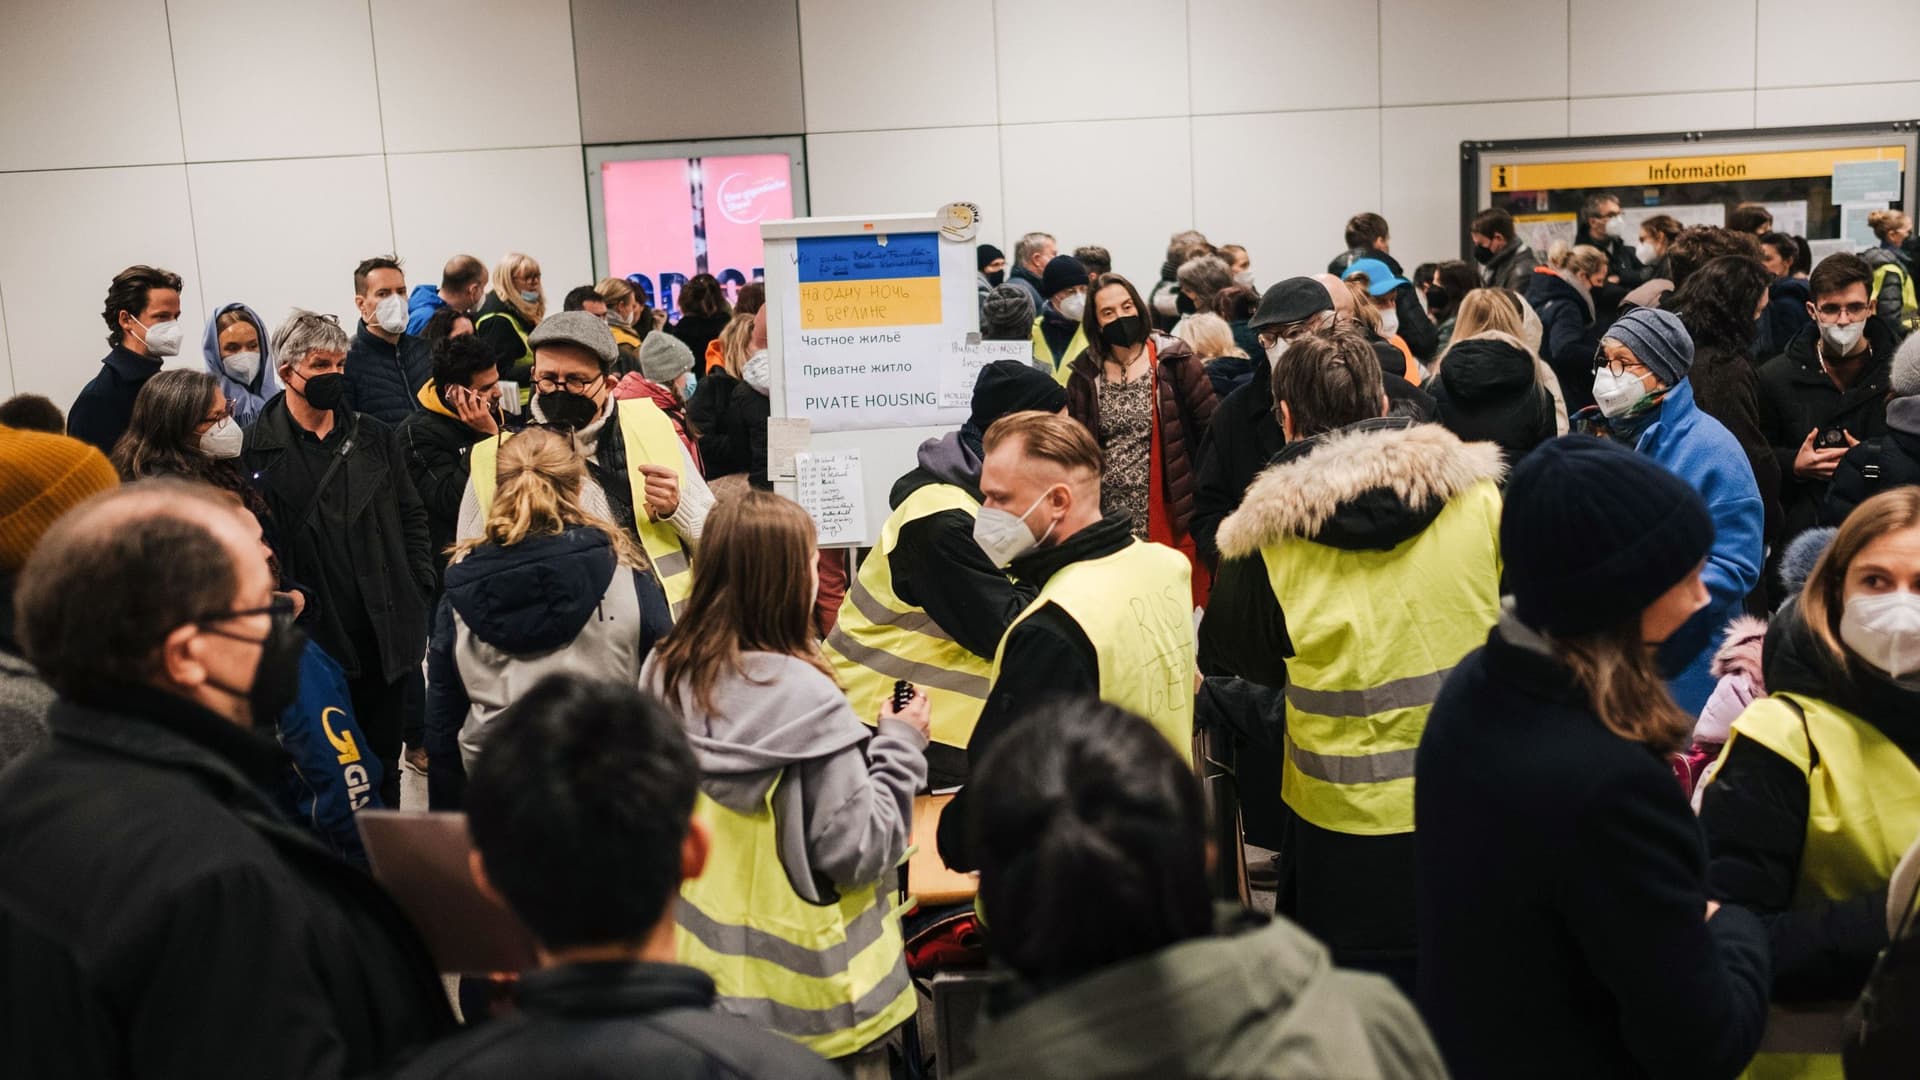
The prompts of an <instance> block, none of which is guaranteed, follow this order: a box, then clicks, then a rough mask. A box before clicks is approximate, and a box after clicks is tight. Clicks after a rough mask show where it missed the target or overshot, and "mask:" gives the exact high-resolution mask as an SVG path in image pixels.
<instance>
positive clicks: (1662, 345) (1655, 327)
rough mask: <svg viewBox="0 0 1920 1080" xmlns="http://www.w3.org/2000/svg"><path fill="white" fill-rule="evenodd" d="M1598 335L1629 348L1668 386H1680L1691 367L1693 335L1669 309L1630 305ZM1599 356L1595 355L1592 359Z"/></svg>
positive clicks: (1600, 354)
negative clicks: (1630, 306) (1625, 311)
mask: <svg viewBox="0 0 1920 1080" xmlns="http://www.w3.org/2000/svg"><path fill="white" fill-rule="evenodd" d="M1600 336H1601V338H1602V339H1605V338H1613V339H1614V340H1616V341H1618V342H1619V343H1620V344H1622V345H1625V346H1626V347H1627V348H1629V349H1632V350H1633V355H1634V356H1636V357H1638V358H1639V359H1640V362H1641V363H1642V364H1645V365H1646V366H1647V370H1648V371H1651V372H1653V373H1654V374H1655V375H1656V376H1658V377H1659V379H1660V381H1661V382H1663V383H1666V384H1667V385H1668V386H1678V385H1680V380H1682V379H1684V378H1686V377H1687V372H1689V371H1691V370H1693V338H1692V337H1691V336H1690V335H1689V334H1688V333H1687V328H1686V326H1685V325H1683V324H1682V323H1681V322H1680V316H1678V315H1675V314H1674V313H1673V312H1671V311H1661V310H1660V309H1659V308H1647V307H1637V308H1633V309H1631V310H1629V311H1628V312H1627V313H1626V314H1624V315H1622V316H1620V317H1619V318H1618V319H1615V320H1614V323H1613V325H1612V326H1609V327H1607V329H1606V332H1605V333H1603V334H1601V335H1600ZM1602 355H1603V354H1602V353H1596V354H1594V359H1595V361H1596V362H1597V361H1598V360H1599V359H1600V357H1601V356H1602Z"/></svg>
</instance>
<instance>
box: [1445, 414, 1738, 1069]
mask: <svg viewBox="0 0 1920 1080" xmlns="http://www.w3.org/2000/svg"><path fill="white" fill-rule="evenodd" d="M1499 537H1500V549H1501V552H1502V553H1503V555H1504V560H1505V571H1506V574H1505V583H1506V587H1507V589H1508V590H1509V594H1508V595H1507V596H1506V597H1505V598H1503V600H1502V602H1501V606H1500V612H1499V622H1498V625H1497V626H1495V627H1494V628H1493V629H1492V632H1491V633H1487V634H1485V635H1483V636H1484V647H1476V648H1475V650H1474V651H1473V652H1472V653H1470V654H1469V655H1468V656H1466V657H1465V658H1464V659H1462V660H1460V661H1459V662H1458V663H1457V664H1456V665H1455V666H1454V668H1453V672H1452V674H1451V675H1450V676H1449V677H1448V678H1447V680H1446V685H1445V687H1444V688H1443V689H1442V690H1441V691H1440V695H1439V697H1438V699H1437V700H1436V701H1435V702H1434V704H1433V711H1432V713H1431V714H1430V715H1429V716H1428V717H1427V723H1426V733H1425V735H1424V736H1423V737H1422V738H1421V740H1420V747H1419V752H1418V754H1417V755H1416V756H1415V759H1414V762H1413V768H1414V771H1415V772H1416V773H1417V774H1418V776H1419V786H1418V787H1417V788H1416V789H1415V791H1414V814H1415V817H1416V819H1417V820H1418V822H1419V831H1418V832H1417V833H1415V847H1416V849H1417V854H1418V871H1419V872H1418V875H1417V878H1416V883H1415V893H1416V896H1417V898H1418V908H1419V914H1420V997H1419V1001H1420V1006H1421V1012H1422V1014H1423V1015H1424V1016H1425V1017H1426V1019H1427V1023H1429V1024H1430V1025H1432V1028H1433V1034H1434V1038H1435V1039H1436V1040H1437V1041H1438V1042H1439V1044H1440V1049H1441V1052H1442V1053H1444V1054H1445V1055H1446V1058H1447V1065H1448V1066H1449V1067H1450V1068H1451V1069H1452V1070H1453V1072H1454V1074H1455V1075H1456V1076H1462V1077H1487V1078H1502V1077H1514V1078H1520V1077H1537V1076H1542V1075H1551V1076H1554V1077H1556V1078H1559V1077H1568V1078H1588V1077H1591V1078H1594V1080H1599V1078H1607V1080H1615V1078H1619V1077H1629V1076H1649V1077H1650V1076H1661V1077H1719V1078H1722V1080H1725V1078H1730V1077H1732V1076H1734V1075H1735V1074H1736V1073H1738V1072H1739V1070H1740V1068H1741V1066H1743V1065H1744V1064H1746V1061H1747V1059H1748V1058H1749V1057H1750V1056H1751V1055H1752V1053H1753V1049H1754V1047H1755V1046H1756V1045H1757V1044H1758V1043H1759V1040H1760V1032H1761V1028H1762V1025H1763V1023H1764V1017H1765V1013H1766V997H1767V983H1768V972H1769V967H1770V965H1769V963H1768V957H1767V948H1766V931H1765V930H1764V929H1763V928H1762V926H1761V925H1760V922H1759V920H1757V919H1756V918H1755V917H1754V915H1753V914H1752V913H1751V912H1749V911H1746V910H1744V909H1742V908H1740V907H1736V906H1734V905H1733V904H1727V905H1725V906H1724V907H1723V906H1721V905H1719V904H1716V903H1713V902H1711V900H1710V897H1712V896H1713V895H1714V893H1713V892H1710V891H1709V882H1708V876H1707V873H1706V859H1705V852H1704V851H1703V850H1702V847H1701V842H1700V831H1699V827H1698V825H1697V824H1696V823H1695V822H1694V821H1693V816H1692V814H1691V813H1690V811H1689V810H1688V807H1687V802H1686V796H1685V794H1684V789H1683V788H1682V787H1681V786H1680V785H1679V784H1677V783H1675V782H1674V774H1673V771H1672V766H1671V764H1670V759H1671V757H1672V755H1674V754H1675V753H1676V752H1677V751H1679V750H1680V749H1682V748H1683V747H1684V746H1685V745H1686V739H1687V734H1688V732H1689V731H1690V730H1691V729H1692V727H1693V714H1692V713H1691V712H1688V711H1686V710H1685V709H1683V708H1681V707H1679V706H1678V705H1676V704H1675V702H1674V700H1673V698H1672V697H1671V696H1670V695H1669V694H1668V693H1667V690H1666V688H1665V686H1664V684H1663V680H1662V678H1661V673H1660V671H1659V661H1658V658H1657V649H1656V648H1654V647H1653V646H1654V645H1655V643H1657V642H1660V641H1662V640H1666V639H1669V638H1670V637H1672V636H1673V635H1674V634H1676V633H1678V632H1679V629H1680V627H1681V626H1682V625H1683V624H1684V623H1686V622H1687V621H1688V619H1689V618H1690V617H1691V616H1692V615H1693V614H1694V613H1695V612H1696V611H1698V610H1699V609H1701V608H1702V606H1703V605H1705V604H1706V603H1707V594H1706V590H1705V589H1704V588H1703V587H1702V584H1701V573H1700V565H1701V560H1702V559H1703V558H1704V557H1705V556H1706V555H1707V551H1708V548H1709V546H1710V545H1711V544H1712V542H1713V520H1712V518H1711V517H1709V516H1708V513H1707V507H1706V506H1705V505H1704V503H1703V502H1702V500H1701V498H1700V496H1699V495H1698V494H1697V493H1696V492H1695V491H1693V490H1692V488H1691V487H1690V486H1689V485H1688V484H1686V483H1685V482H1684V481H1682V480H1680V479H1679V478H1676V477H1675V476H1673V475H1672V473H1670V472H1668V471H1667V470H1665V469H1662V468H1660V466H1659V465H1657V464H1655V463H1654V462H1651V461H1648V460H1647V459H1646V458H1645V457H1644V456H1640V455H1635V454H1633V453H1631V452H1629V451H1627V450H1625V449H1623V448H1621V447H1619V446H1612V445H1608V444H1607V443H1605V442H1604V441H1602V440H1598V439H1591V438H1586V437H1583V436H1568V437H1565V438H1560V439H1555V440H1553V441H1552V442H1549V443H1547V444H1545V445H1543V446H1541V447H1540V448H1538V449H1537V450H1535V451H1534V452H1533V453H1532V454H1530V455H1529V456H1528V457H1527V460H1526V461H1524V462H1522V463H1521V464H1520V467H1519V468H1517V469H1515V470H1514V471H1513V474H1512V476H1511V478H1510V480H1509V482H1508V484H1507V491H1506V506H1505V509H1504V512H1503V513H1502V514H1501V517H1500V522H1499ZM1489 948H1495V949H1496V950H1497V952H1498V957H1497V959H1490V957H1489V953H1488V950H1489ZM1496 1000H1497V1001H1498V1002H1499V1003H1500V1007H1498V1008H1489V1007H1488V1006H1489V1004H1490V1003H1491V1002H1494V1001H1496Z"/></svg>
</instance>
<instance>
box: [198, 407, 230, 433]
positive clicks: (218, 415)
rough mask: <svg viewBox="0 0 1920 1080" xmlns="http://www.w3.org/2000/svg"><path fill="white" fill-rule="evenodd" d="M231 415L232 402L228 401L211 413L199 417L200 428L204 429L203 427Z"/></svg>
mask: <svg viewBox="0 0 1920 1080" xmlns="http://www.w3.org/2000/svg"><path fill="white" fill-rule="evenodd" d="M232 415H233V402H231V401H229V402H227V403H226V404H225V405H222V406H221V407H220V409H219V411H217V412H214V413H211V414H209V415H207V416H203V417H201V418H200V428H201V430H202V431H204V430H205V429H207V428H210V427H212V426H213V425H215V424H217V423H219V422H220V421H222V420H225V419H227V418H229V417H231V416H232Z"/></svg>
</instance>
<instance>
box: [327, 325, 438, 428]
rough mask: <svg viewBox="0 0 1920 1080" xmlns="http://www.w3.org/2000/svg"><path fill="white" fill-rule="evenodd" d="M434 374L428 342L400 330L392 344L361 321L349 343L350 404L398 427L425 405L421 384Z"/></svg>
mask: <svg viewBox="0 0 1920 1080" xmlns="http://www.w3.org/2000/svg"><path fill="white" fill-rule="evenodd" d="M432 376H433V360H432V358H431V357H430V356H429V355H428V351H427V343H426V342H424V341H421V340H420V339H419V338H417V337H414V336H413V335H412V334H401V335H400V337H399V340H397V341H395V342H394V343H393V344H392V345H389V344H387V343H386V342H384V341H382V340H380V339H379V338H377V337H374V336H373V333H372V331H370V330H368V329H367V324H366V323H365V322H362V323H361V324H360V327H359V329H358V330H357V331H356V332H355V333H354V335H353V344H351V345H349V346H347V407H348V408H350V409H352V410H353V411H354V412H361V413H366V414H367V415H368V416H372V417H374V418H376V419H378V420H380V421H381V422H382V423H384V424H387V425H389V426H395V427H397V426H399V423H400V421H402V420H405V419H406V418H407V417H408V416H409V415H411V414H412V413H413V412H414V411H415V410H417V409H419V408H421V407H422V406H421V404H420V402H419V399H418V395H419V393H420V388H421V387H422V386H425V385H426V384H427V380H428V379H429V378H431V377H432Z"/></svg>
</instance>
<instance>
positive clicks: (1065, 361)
mask: <svg viewBox="0 0 1920 1080" xmlns="http://www.w3.org/2000/svg"><path fill="white" fill-rule="evenodd" d="M1086 347H1087V328H1086V326H1085V324H1082V325H1080V326H1076V327H1074V328H1073V337H1072V338H1071V339H1070V340H1069V341H1068V342H1067V351H1066V352H1064V353H1061V354H1060V355H1059V356H1055V355H1053V349H1052V347H1050V346H1049V345H1048V344H1047V335H1046V334H1044V333H1041V331H1040V320H1039V319H1035V320H1033V358H1034V359H1035V360H1038V361H1040V362H1041V363H1043V364H1052V365H1053V379H1054V381H1055V382H1057V383H1059V384H1060V385H1061V386H1065V385H1067V376H1068V375H1070V374H1072V368H1073V358H1074V357H1076V356H1079V355H1080V350H1082V349H1084V348H1086Z"/></svg>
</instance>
